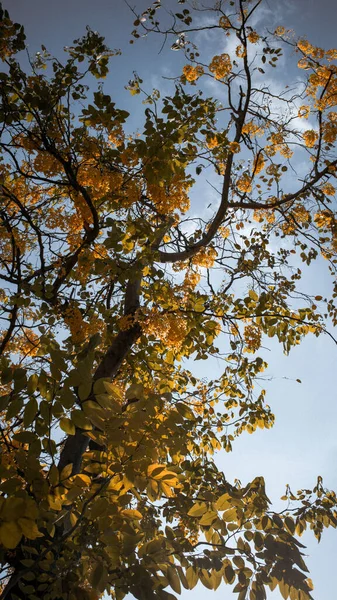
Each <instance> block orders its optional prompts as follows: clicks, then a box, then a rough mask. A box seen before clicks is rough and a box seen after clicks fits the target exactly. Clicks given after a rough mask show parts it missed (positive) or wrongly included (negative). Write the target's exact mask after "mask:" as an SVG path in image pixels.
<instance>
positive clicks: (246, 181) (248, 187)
mask: <svg viewBox="0 0 337 600" xmlns="http://www.w3.org/2000/svg"><path fill="white" fill-rule="evenodd" d="M236 187H237V189H238V190H239V192H242V193H246V194H249V192H251V191H252V179H251V177H250V175H248V173H244V174H243V175H241V177H239V179H238V180H237V182H236Z"/></svg>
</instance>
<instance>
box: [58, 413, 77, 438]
mask: <svg viewBox="0 0 337 600" xmlns="http://www.w3.org/2000/svg"><path fill="white" fill-rule="evenodd" d="M60 427H61V429H62V431H64V433H66V434H67V435H75V433H76V429H75V425H74V423H73V422H72V421H71V419H68V418H67V417H61V419H60Z"/></svg>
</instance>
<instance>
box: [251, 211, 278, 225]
mask: <svg viewBox="0 0 337 600" xmlns="http://www.w3.org/2000/svg"><path fill="white" fill-rule="evenodd" d="M253 219H254V221H257V223H263V221H266V222H267V223H269V224H270V225H272V224H273V223H275V212H274V210H273V209H272V208H270V209H269V210H268V209H267V208H261V209H259V210H254V212H253Z"/></svg>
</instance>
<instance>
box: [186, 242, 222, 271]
mask: <svg viewBox="0 0 337 600" xmlns="http://www.w3.org/2000/svg"><path fill="white" fill-rule="evenodd" d="M216 257H217V251H216V249H215V248H213V247H212V246H207V247H205V248H201V249H200V250H199V252H198V253H197V254H196V255H195V256H193V258H192V263H193V264H194V265H198V266H199V267H205V268H206V269H210V268H211V267H213V265H214V262H215V259H216Z"/></svg>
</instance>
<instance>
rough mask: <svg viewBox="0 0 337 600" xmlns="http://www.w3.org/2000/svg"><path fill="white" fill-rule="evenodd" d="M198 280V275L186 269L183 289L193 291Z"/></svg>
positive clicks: (199, 276) (199, 277)
mask: <svg viewBox="0 0 337 600" xmlns="http://www.w3.org/2000/svg"><path fill="white" fill-rule="evenodd" d="M200 279H201V275H200V273H197V272H196V271H192V270H191V269H188V271H186V273H185V278H184V283H183V287H184V288H188V289H194V288H195V287H196V286H197V285H198V283H199V281H200Z"/></svg>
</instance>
